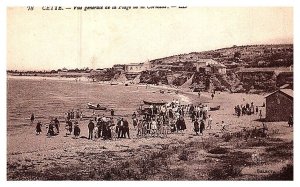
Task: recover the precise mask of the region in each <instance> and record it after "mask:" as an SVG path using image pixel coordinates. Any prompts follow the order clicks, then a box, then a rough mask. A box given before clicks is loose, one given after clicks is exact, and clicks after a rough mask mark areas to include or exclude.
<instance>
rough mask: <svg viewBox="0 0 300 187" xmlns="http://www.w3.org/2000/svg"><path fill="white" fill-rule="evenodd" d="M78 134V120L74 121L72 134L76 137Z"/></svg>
mask: <svg viewBox="0 0 300 187" xmlns="http://www.w3.org/2000/svg"><path fill="white" fill-rule="evenodd" d="M79 135H80V128H79V125H78V122H77V121H75V123H74V136H75V138H78V136H79Z"/></svg>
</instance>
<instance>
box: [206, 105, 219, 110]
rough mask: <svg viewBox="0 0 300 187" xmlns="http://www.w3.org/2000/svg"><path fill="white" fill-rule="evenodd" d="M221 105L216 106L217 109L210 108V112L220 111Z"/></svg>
mask: <svg viewBox="0 0 300 187" xmlns="http://www.w3.org/2000/svg"><path fill="white" fill-rule="evenodd" d="M220 107H221V106H220V105H218V106H216V107H210V108H209V110H210V111H214V110H220Z"/></svg>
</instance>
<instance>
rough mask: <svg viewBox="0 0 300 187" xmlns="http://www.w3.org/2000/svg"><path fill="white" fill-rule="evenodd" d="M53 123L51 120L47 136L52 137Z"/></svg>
mask: <svg viewBox="0 0 300 187" xmlns="http://www.w3.org/2000/svg"><path fill="white" fill-rule="evenodd" d="M53 123H54V122H53V121H52V120H51V122H50V124H49V127H48V133H47V135H48V136H54V124H53Z"/></svg>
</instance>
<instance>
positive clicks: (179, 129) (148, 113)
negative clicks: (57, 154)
mask: <svg viewBox="0 0 300 187" xmlns="http://www.w3.org/2000/svg"><path fill="white" fill-rule="evenodd" d="M110 114H111V115H110V116H105V115H104V114H103V115H102V116H100V115H97V116H96V115H95V114H94V113H93V115H92V117H91V119H90V120H89V121H88V124H87V129H88V137H87V138H88V139H100V138H101V139H103V140H108V139H110V140H111V139H117V138H131V137H130V128H129V126H131V125H132V127H133V129H134V130H135V133H136V137H137V138H142V137H167V136H168V134H170V133H180V134H183V133H184V131H185V130H186V129H187V125H186V120H185V118H187V117H189V118H190V119H191V121H192V123H193V125H192V127H193V130H194V132H195V133H196V135H199V134H201V135H203V131H204V129H206V128H207V129H211V128H212V117H211V116H210V115H208V107H207V105H202V104H199V105H181V104H180V102H179V101H178V100H173V101H172V102H170V103H166V104H163V105H162V104H160V105H156V104H153V105H149V106H148V107H146V108H144V110H139V111H138V112H137V113H136V112H134V113H133V114H132V115H131V120H130V121H128V119H126V118H124V117H120V118H118V119H117V118H115V117H114V111H113V110H112V111H111V112H110ZM79 120H82V112H80V110H76V111H74V110H70V111H68V112H67V113H65V131H66V133H65V135H66V136H69V135H71V136H74V137H75V138H78V137H79V136H80V133H81V129H80V126H81V128H82V125H80V126H79V123H78V121H79ZM80 123H81V124H82V122H80ZM60 124H61V122H60V121H59V120H58V118H54V119H51V120H50V123H49V124H47V126H46V127H47V128H46V129H47V133H46V134H47V135H48V136H55V135H57V134H59V133H60ZM206 126H207V127H206ZM41 127H42V123H41V122H40V121H38V123H37V125H36V134H40V133H41V132H42V128H41Z"/></svg>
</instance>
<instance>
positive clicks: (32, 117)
mask: <svg viewBox="0 0 300 187" xmlns="http://www.w3.org/2000/svg"><path fill="white" fill-rule="evenodd" d="M30 121H31V124H32V123H33V121H34V114H33V113H32V114H31V116H30Z"/></svg>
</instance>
